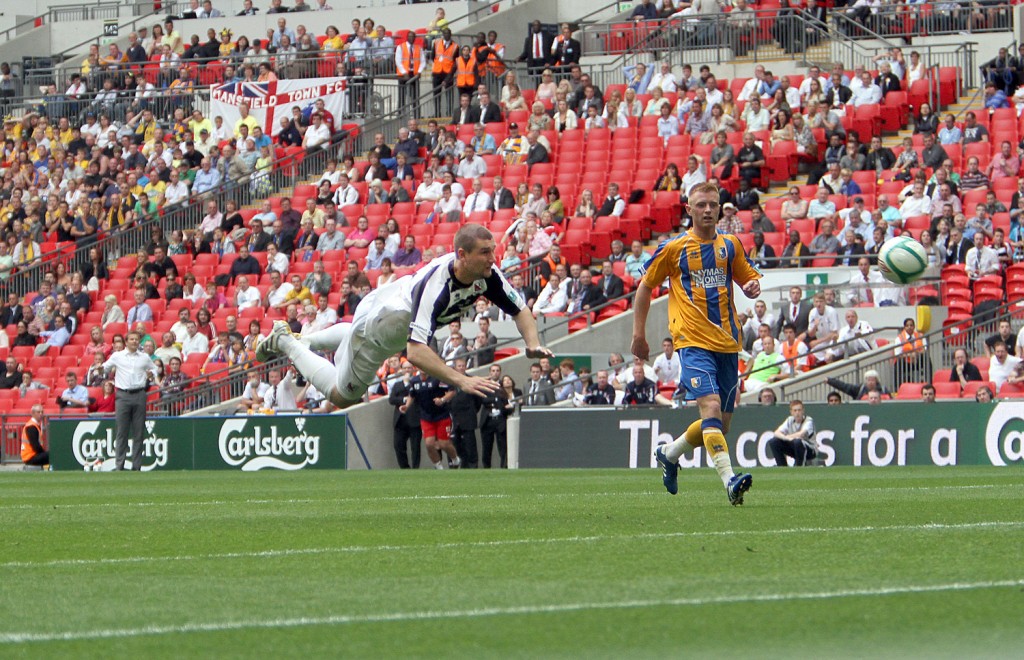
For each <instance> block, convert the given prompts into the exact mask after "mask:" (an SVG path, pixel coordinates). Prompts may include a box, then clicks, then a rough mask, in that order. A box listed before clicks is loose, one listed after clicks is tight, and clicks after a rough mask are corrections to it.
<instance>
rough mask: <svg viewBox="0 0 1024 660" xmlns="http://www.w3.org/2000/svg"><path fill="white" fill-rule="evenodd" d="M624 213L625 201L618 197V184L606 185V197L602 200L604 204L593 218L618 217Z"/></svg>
mask: <svg viewBox="0 0 1024 660" xmlns="http://www.w3.org/2000/svg"><path fill="white" fill-rule="evenodd" d="M625 211H626V200H624V199H622V197H621V196H620V195H619V184H617V183H614V182H613V183H609V184H608V196H607V197H605V198H604V202H603V203H602V204H601V207H600V208H599V209H597V212H596V213H595V215H594V217H597V218H600V217H604V216H615V217H620V216H622V214H623V213H625Z"/></svg>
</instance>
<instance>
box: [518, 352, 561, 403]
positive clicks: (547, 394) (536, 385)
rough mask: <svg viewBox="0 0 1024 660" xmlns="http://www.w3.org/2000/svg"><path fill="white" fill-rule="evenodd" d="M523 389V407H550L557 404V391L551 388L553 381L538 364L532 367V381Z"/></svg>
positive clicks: (535, 363) (527, 382)
mask: <svg viewBox="0 0 1024 660" xmlns="http://www.w3.org/2000/svg"><path fill="white" fill-rule="evenodd" d="M523 389H524V390H525V393H524V399H523V401H524V404H523V405H527V406H550V405H551V404H553V403H554V402H555V390H554V389H553V388H552V386H551V379H550V378H548V377H547V375H546V374H545V373H544V370H543V369H541V367H540V363H538V362H534V363H533V364H531V365H530V380H528V381H526V387H524V388H523Z"/></svg>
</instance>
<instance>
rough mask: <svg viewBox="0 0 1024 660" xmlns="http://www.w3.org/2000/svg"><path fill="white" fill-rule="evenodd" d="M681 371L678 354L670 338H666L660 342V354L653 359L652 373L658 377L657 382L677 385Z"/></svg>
mask: <svg viewBox="0 0 1024 660" xmlns="http://www.w3.org/2000/svg"><path fill="white" fill-rule="evenodd" d="M681 370H682V367H681V365H680V364H679V354H678V353H676V349H675V345H674V344H673V342H672V338H671V337H666V338H665V339H663V340H661V354H660V355H658V357H656V358H655V359H654V373H655V375H657V377H658V382H659V383H678V382H679V374H680V372H681Z"/></svg>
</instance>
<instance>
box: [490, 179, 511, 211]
mask: <svg viewBox="0 0 1024 660" xmlns="http://www.w3.org/2000/svg"><path fill="white" fill-rule="evenodd" d="M491 205H492V206H493V210H494V211H500V210H501V209H510V208H513V207H514V206H515V205H516V198H515V195H513V194H512V191H511V190H509V189H508V188H506V187H505V186H504V185H503V182H502V180H501V177H500V176H496V177H494V195H493V197H492V198H491Z"/></svg>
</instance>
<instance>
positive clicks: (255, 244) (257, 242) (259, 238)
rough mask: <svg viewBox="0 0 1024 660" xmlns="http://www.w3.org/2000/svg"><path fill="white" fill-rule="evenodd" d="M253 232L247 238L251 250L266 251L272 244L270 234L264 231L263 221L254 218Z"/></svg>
mask: <svg viewBox="0 0 1024 660" xmlns="http://www.w3.org/2000/svg"><path fill="white" fill-rule="evenodd" d="M250 226H251V227H252V233H251V234H250V235H249V238H248V239H247V240H246V245H248V246H249V252H266V251H267V246H268V245H270V238H271V236H270V234H268V233H267V232H265V231H263V221H262V220H256V219H253V221H252V224H251V225H250Z"/></svg>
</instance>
